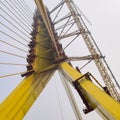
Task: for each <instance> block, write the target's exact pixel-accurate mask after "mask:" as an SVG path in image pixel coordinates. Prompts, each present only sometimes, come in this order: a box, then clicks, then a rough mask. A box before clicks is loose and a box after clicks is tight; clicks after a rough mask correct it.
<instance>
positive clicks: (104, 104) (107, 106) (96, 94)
mask: <svg viewBox="0 0 120 120" xmlns="http://www.w3.org/2000/svg"><path fill="white" fill-rule="evenodd" d="M60 67H61V68H62V69H63V71H64V72H65V73H66V75H67V76H69V77H70V78H71V79H72V80H73V81H75V80H77V79H78V78H80V77H81V76H83V75H82V74H81V73H79V72H78V71H77V70H75V69H74V68H73V67H72V66H70V65H69V64H68V63H66V62H64V63H62V64H61V65H60ZM78 83H79V86H80V88H81V90H82V91H83V92H84V95H85V97H86V98H87V100H88V103H90V104H92V106H94V107H95V108H97V110H98V111H99V112H100V113H101V114H102V115H103V116H104V117H105V118H107V119H108V120H120V103H118V102H117V101H115V100H114V99H113V98H112V97H111V96H109V95H108V94H107V93H105V92H104V91H103V90H102V89H100V88H99V87H97V86H96V85H95V84H94V83H92V82H91V81H90V80H88V79H86V78H85V77H83V78H82V79H79V80H78Z"/></svg>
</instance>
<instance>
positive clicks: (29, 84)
mask: <svg viewBox="0 0 120 120" xmlns="http://www.w3.org/2000/svg"><path fill="white" fill-rule="evenodd" d="M53 73H54V70H49V71H46V72H42V73H40V74H38V75H36V74H32V75H31V76H29V77H27V78H25V79H23V81H22V82H21V83H20V84H19V85H18V86H17V87H16V88H15V90H14V91H13V92H12V93H11V94H10V95H9V96H8V97H7V98H6V99H5V100H4V101H3V103H2V104H0V120H22V119H23V117H24V116H25V114H26V113H27V112H28V110H29V108H30V107H31V106H32V104H33V103H34V102H35V100H36V99H37V97H38V96H39V94H40V93H41V92H42V90H43V89H44V87H45V86H46V84H47V82H48V81H49V79H50V78H51V77H52V75H53ZM3 118H4V119H3Z"/></svg>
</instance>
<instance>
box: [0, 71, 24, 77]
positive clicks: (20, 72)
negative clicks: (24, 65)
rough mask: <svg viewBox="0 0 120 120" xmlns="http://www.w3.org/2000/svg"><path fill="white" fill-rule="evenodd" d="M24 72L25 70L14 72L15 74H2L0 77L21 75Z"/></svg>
mask: <svg viewBox="0 0 120 120" xmlns="http://www.w3.org/2000/svg"><path fill="white" fill-rule="evenodd" d="M23 73H25V72H18V73H13V74H7V75H2V76H0V78H5V77H10V76H15V75H20V74H23Z"/></svg>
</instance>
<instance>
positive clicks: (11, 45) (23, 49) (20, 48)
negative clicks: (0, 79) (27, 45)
mask: <svg viewBox="0 0 120 120" xmlns="http://www.w3.org/2000/svg"><path fill="white" fill-rule="evenodd" d="M0 42H2V43H4V44H6V45H9V46H11V47H13V48H16V49H18V50H20V51H23V52H25V53H28V51H25V50H24V49H21V48H19V47H16V46H15V45H12V44H10V43H8V42H5V41H3V40H0Z"/></svg>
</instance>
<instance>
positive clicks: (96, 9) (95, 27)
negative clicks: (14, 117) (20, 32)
mask: <svg viewBox="0 0 120 120" xmlns="http://www.w3.org/2000/svg"><path fill="white" fill-rule="evenodd" d="M74 1H75V2H76V3H77V5H78V6H79V8H80V9H81V10H82V12H83V13H84V14H85V15H86V16H87V18H88V19H89V20H90V22H91V23H92V26H90V25H88V26H89V30H90V31H91V33H92V35H93V36H94V38H95V41H96V42H97V44H98V46H99V47H100V49H101V51H102V53H103V55H105V56H106V60H107V61H108V63H109V65H110V67H111V69H112V71H113V73H114V74H115V76H116V78H117V79H118V82H119V83H120V80H119V78H120V73H119V67H120V62H119V61H120V54H119V51H120V45H119V44H120V41H119V40H120V31H119V29H120V1H119V0H110V1H109V0H99V1H98V0H74ZM25 2H26V3H27V4H28V5H29V7H30V8H31V9H32V10H34V7H35V4H34V0H25ZM44 2H45V4H46V5H47V7H48V8H50V9H52V7H53V6H54V5H55V4H56V3H57V2H58V1H57V0H44ZM76 44H77V43H76ZM83 50H84V49H83ZM73 54H74V53H73ZM89 67H91V65H90V66H89ZM21 70H22V68H21ZM86 72H88V71H86ZM89 72H91V73H93V74H94V75H95V76H97V73H96V70H94V69H92V70H91V69H90V68H89ZM1 73H4V71H1ZM98 78H99V77H98ZM20 79H21V77H19V78H18V77H17V76H15V77H10V78H7V79H0V91H1V92H0V102H1V101H2V100H3V98H5V96H6V95H7V94H8V93H9V92H10V91H11V90H12V89H13V88H14V87H15V86H16V85H17V84H18V83H19V82H20ZM11 81H12V84H11ZM13 83H14V84H13ZM3 91H4V92H3ZM57 91H58V92H57ZM73 91H74V90H73ZM57 94H58V95H59V96H58V95H57ZM74 94H75V96H76V100H77V101H78V105H79V106H80V109H82V108H83V105H82V104H81V100H80V99H79V97H78V96H77V94H76V92H75V91H74ZM58 97H59V98H60V104H61V109H62V115H63V120H75V116H74V114H73V112H72V109H71V107H70V104H69V101H68V99H67V97H66V94H65V91H64V90H63V87H62V84H61V81H60V79H59V77H58V75H57V74H56V75H55V76H54V77H53V78H52V80H51V81H50V82H49V84H48V85H47V87H46V88H45V90H44V91H43V92H42V94H41V95H40V97H39V98H38V99H37V101H36V103H35V104H34V105H33V106H32V108H31V110H30V111H29V112H28V114H27V115H26V116H25V118H24V120H33V119H35V120H39V119H42V120H62V117H61V112H60V106H59V101H58ZM82 115H83V113H82ZM83 118H84V120H94V119H95V120H96V119H97V120H101V118H99V116H98V115H97V114H96V113H95V112H93V113H90V114H88V115H86V116H85V115H83Z"/></svg>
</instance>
